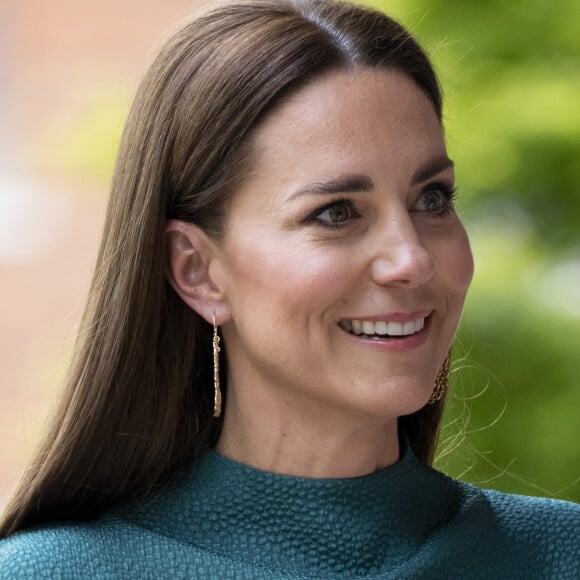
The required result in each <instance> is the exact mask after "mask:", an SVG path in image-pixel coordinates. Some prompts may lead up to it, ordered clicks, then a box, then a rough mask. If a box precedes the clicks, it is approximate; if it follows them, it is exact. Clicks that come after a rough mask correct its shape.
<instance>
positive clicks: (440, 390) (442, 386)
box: [427, 351, 451, 405]
mask: <svg viewBox="0 0 580 580" xmlns="http://www.w3.org/2000/svg"><path fill="white" fill-rule="evenodd" d="M450 363H451V351H449V353H448V354H447V356H446V357H445V360H444V361H443V365H442V366H441V369H440V370H439V372H438V373H437V377H436V379H435V387H434V388H433V392H432V393H431V397H429V401H427V403H428V404H429V405H433V403H436V402H437V401H440V400H441V398H442V397H443V395H444V394H445V391H446V390H447V385H448V384H449V367H450Z"/></svg>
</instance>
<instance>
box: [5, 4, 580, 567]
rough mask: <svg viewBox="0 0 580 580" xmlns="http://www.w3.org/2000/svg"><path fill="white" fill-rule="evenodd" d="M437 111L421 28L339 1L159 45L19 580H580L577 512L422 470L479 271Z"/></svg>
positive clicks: (12, 511)
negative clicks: (45, 577)
mask: <svg viewBox="0 0 580 580" xmlns="http://www.w3.org/2000/svg"><path fill="white" fill-rule="evenodd" d="M441 107H442V104H441V95H440V91H439V87H438V84H437V80H436V77H435V74H434V72H433V70H432V67H431V65H430V63H429V61H428V59H427V58H426V56H425V55H424V53H423V51H422V50H421V49H420V47H419V46H418V45H417V44H416V42H415V41H414V40H413V39H412V38H411V37H410V36H409V34H408V33H407V32H406V31H404V30H403V29H402V28H401V27H400V26H399V25H398V24H396V23H395V22H393V21H392V20H390V19H389V18H388V17H386V16H384V15H382V14H379V13H377V12H374V11H371V10H368V9H363V8H361V7H358V6H353V5H350V4H342V3H337V2H335V1H334V0H322V1H316V2H291V1H286V0H266V1H259V0H258V1H254V2H248V3H243V4H230V5H225V6H222V7H220V8H218V9H216V10H214V11H211V12H209V13H207V14H205V15H203V16H201V17H199V18H198V19H196V20H194V21H192V22H191V23H190V24H188V25H186V26H185V27H184V28H183V29H182V30H181V31H180V32H178V33H177V34H176V35H175V36H174V37H173V38H172V39H171V40H170V41H169V43H168V44H167V45H166V46H165V48H164V49H163V50H162V51H161V54H160V55H159V57H158V58H157V59H156V61H155V62H154V64H153V65H152V67H151V70H150V71H149V73H148V74H147V76H146V78H145V80H144V81H143V83H142V85H141V87H140V90H139V92H138V94H137V97H136V99H135V103H134V105H133V108H132V111H131V114H130V117H129V120H128V123H127V127H126V130H125V133H124V137H123V141H122V144H121V151H120V154H119V160H118V164H117V168H116V173H115V179H114V184H113V191H112V196H111V201H110V206H109V212H108V215H107V220H106V229H105V232H104V237H103V241H102V246H101V251H100V255H99V258H98V264H97V269H96V274H95V279H94V283H93V287H92V290H91V294H90V298H89V303H88V306H87V308H86V312H85V316H84V320H83V325H82V330H81V332H80V334H79V340H78V345H77V348H76V353H75V358H74V362H73V366H72V370H71V372H70V376H69V380H68V390H67V392H66V395H65V398H64V400H63V403H62V407H61V410H60V413H59V415H58V417H57V419H56V420H55V423H54V427H53V428H52V431H51V432H50V434H49V435H48V437H47V439H46V441H45V443H44V446H43V448H42V450H41V451H40V453H39V455H38V457H37V459H36V461H35V462H34V464H33V466H32V467H31V468H30V469H29V471H28V472H27V474H26V476H25V478H24V481H23V482H22V484H21V487H20V490H19V491H18V493H17V495H16V496H15V498H14V499H13V502H12V504H11V505H10V506H9V509H8V511H7V513H6V515H5V519H4V522H3V524H2V534H3V536H4V537H5V538H7V539H6V540H4V541H3V542H2V544H0V569H1V570H2V572H3V574H4V576H2V577H11V578H12V577H18V576H19V575H21V576H25V577H34V576H35V575H41V574H43V573H44V574H46V573H48V574H49V575H53V576H55V577H64V578H70V577H116V578H126V577H151V578H153V577H154V578H164V577H180V578H186V577H194V578H296V577H312V578H355V577H357V578H358V577H396V578H411V577H413V578H415V577H429V578H443V577H446V578H447V577H461V578H497V577H510V578H511V577H526V578H530V577H538V578H540V577H541V578H546V577H554V578H555V577H557V578H573V577H577V575H578V573H579V571H580V569H579V562H578V553H577V552H578V547H579V546H578V540H577V532H578V529H579V524H580V510H579V508H578V506H575V505H573V504H568V503H565V502H558V501H550V500H539V499H533V498H522V497H515V496H509V495H505V494H500V493H497V492H490V491H482V490H479V489H477V488H474V487H472V486H470V485H467V484H463V483H460V482H457V481H454V480H451V479H449V478H447V477H445V476H444V475H442V474H440V473H437V472H436V471H434V470H432V469H431V468H430V467H429V466H430V464H431V462H432V459H433V454H434V451H435V447H436V444H437V435H438V429H439V424H440V420H441V413H442V410H443V404H444V400H445V393H446V383H447V378H448V372H449V358H448V357H449V354H448V353H449V351H450V348H451V344H452V340H453V336H454V334H455V332H456V328H457V325H458V322H459V318H460V314H461V309H462V306H463V301H464V297H465V293H466V291H467V288H468V286H469V283H470V280H471V276H472V268H473V265H472V258H471V252H470V249H469V243H468V240H467V237H466V234H465V231H464V229H463V227H462V225H461V223H460V221H459V219H458V217H457V214H456V213H455V211H454V209H453V189H454V174H453V163H452V161H451V160H450V159H449V158H448V156H447V153H446V149H445V143H444V139H443V131H442V125H441V118H442V109H441ZM222 397H223V399H222ZM575 532H576V533H575Z"/></svg>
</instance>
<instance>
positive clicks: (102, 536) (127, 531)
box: [0, 518, 155, 580]
mask: <svg viewBox="0 0 580 580" xmlns="http://www.w3.org/2000/svg"><path fill="white" fill-rule="evenodd" d="M154 542H155V538H152V537H151V536H148V535H147V534H146V533H145V532H144V531H143V530H141V529H139V528H137V527H135V526H131V525H130V524H127V523H126V522H122V521H120V520H116V519H114V518H104V519H102V520H99V521H96V522H86V523H75V524H55V525H50V526H43V527H39V528H35V529H31V530H24V531H22V532H18V533H16V534H14V535H12V536H10V537H9V538H7V539H5V540H2V541H0V579H1V580H4V579H6V580H7V579H8V578H10V579H12V578H43V577H47V578H48V577H50V578H54V577H59V578H106V577H112V576H117V577H119V576H118V574H119V573H122V572H126V573H127V575H132V573H135V572H137V571H138V569H140V568H141V566H142V565H143V563H144V562H143V556H144V554H146V553H151V552H152V551H151V549H150V548H148V546H150V545H151V544H152V543H154ZM145 559H147V558H145ZM151 563H152V562H151V560H149V564H151Z"/></svg>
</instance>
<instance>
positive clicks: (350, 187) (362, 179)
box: [288, 155, 454, 201]
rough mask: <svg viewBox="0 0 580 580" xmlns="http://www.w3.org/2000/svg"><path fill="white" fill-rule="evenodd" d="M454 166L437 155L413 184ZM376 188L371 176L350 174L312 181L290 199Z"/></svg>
mask: <svg viewBox="0 0 580 580" xmlns="http://www.w3.org/2000/svg"><path fill="white" fill-rule="evenodd" d="M453 166H454V163H453V161H452V160H451V159H449V157H447V156H446V155H442V156H441V157H437V158H436V159H434V160H431V161H430V162H429V163H427V164H426V165H425V166H424V167H422V168H420V169H418V170H417V171H416V172H415V173H414V174H413V177H412V178H411V185H419V184H420V183H423V182H424V181H427V180H428V179H431V178H432V177H435V176H436V175H439V173H442V172H443V171H445V170H446V169H449V168H450V167H453ZM374 188H375V184H374V183H373V180H372V179H371V178H370V177H368V176H366V175H350V176H344V177H338V178H336V179H330V180H325V181H315V182H314V183H310V184H309V185H307V186H306V187H303V188H301V189H299V190H298V191H296V192H294V193H293V194H292V195H291V196H290V197H289V198H288V201H292V200H294V199H296V198H298V197H302V196H304V195H316V194H332V193H358V192H369V191H373V189H374Z"/></svg>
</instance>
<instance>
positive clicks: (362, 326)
mask: <svg viewBox="0 0 580 580" xmlns="http://www.w3.org/2000/svg"><path fill="white" fill-rule="evenodd" d="M425 319H426V317H425V316H419V317H417V318H414V319H412V320H407V321H405V322H402V321H396V320H376V321H373V320H358V319H344V320H341V321H340V322H339V323H338V324H339V326H340V327H341V328H342V329H343V330H345V331H346V332H348V333H350V334H356V335H357V336H367V337H369V338H372V337H383V338H391V337H405V336H411V335H413V334H416V333H417V332H420V331H421V330H422V329H423V328H424V326H425Z"/></svg>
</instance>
